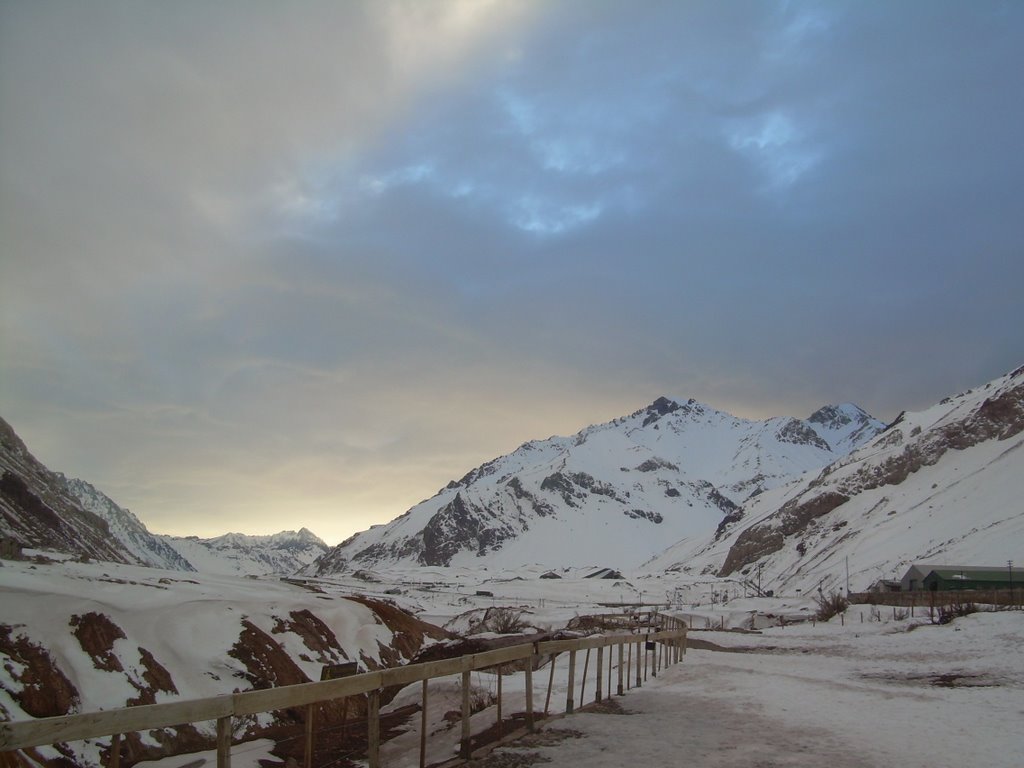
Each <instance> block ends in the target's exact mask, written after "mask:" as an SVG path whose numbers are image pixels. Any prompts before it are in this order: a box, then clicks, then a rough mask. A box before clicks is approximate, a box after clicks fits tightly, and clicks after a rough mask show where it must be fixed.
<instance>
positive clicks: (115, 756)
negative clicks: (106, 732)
mask: <svg viewBox="0 0 1024 768" xmlns="http://www.w3.org/2000/svg"><path fill="white" fill-rule="evenodd" d="M107 768H121V734H120V733H115V734H114V735H113V736H111V737H110V761H109V762H108V763H107Z"/></svg>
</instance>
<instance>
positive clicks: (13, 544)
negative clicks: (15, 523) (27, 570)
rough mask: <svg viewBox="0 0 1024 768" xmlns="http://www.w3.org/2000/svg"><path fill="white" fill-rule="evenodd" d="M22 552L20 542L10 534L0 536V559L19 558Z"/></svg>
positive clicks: (21, 557)
mask: <svg viewBox="0 0 1024 768" xmlns="http://www.w3.org/2000/svg"><path fill="white" fill-rule="evenodd" d="M23 558H24V553H22V551H21V542H20V541H18V540H17V539H15V538H12V537H10V536H0V559H3V560H21V559H23Z"/></svg>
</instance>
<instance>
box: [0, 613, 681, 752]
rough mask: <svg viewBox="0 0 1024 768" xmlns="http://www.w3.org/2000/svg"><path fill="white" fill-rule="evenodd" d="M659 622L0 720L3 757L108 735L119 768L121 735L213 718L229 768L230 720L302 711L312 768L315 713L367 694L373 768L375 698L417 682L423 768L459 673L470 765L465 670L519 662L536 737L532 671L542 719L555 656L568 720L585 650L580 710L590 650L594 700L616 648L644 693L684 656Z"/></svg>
mask: <svg viewBox="0 0 1024 768" xmlns="http://www.w3.org/2000/svg"><path fill="white" fill-rule="evenodd" d="M660 618H661V620H662V626H664V627H670V628H669V629H662V630H659V631H653V632H647V633H644V634H625V633H617V634H608V635H591V636H588V637H580V638H571V639H566V640H551V641H545V642H537V643H524V644H521V645H513V646H508V647H506V648H499V649H497V650H493V651H485V652H483V653H476V654H472V655H468V656H461V657H459V658H455V659H445V660H442V661H431V662H425V663H422V664H408V665H406V666H402V667H393V668H390V669H381V670H377V671H374V672H365V673H363V674H359V675H354V676H352V677H346V678H341V679H337V680H326V681H321V682H312V683H302V684H299V685H290V686H282V687H279V688H269V689H266V690H256V691H245V692H242V693H235V694H229V695H222V696H215V697H211V698H205V699H195V700H191V701H176V702H169V703H165V704H149V705H143V706H136V707H128V708H124V709H112V710H105V711H101V712H89V713H82V714H75V715H65V716H62V717H47V718H39V719H35V720H23V721H13V722H3V723H0V752H4V751H13V750H17V749H27V748H30V747H38V746H45V745H51V744H57V743H61V742H67V741H76V740H81V739H96V738H104V737H107V736H109V737H111V747H110V759H109V763H108V768H119V765H120V743H121V735H122V734H125V733H133V732H136V731H148V730H153V729H158V728H169V727H174V726H180V725H184V724H188V723H197V722H203V721H214V720H215V721H216V723H217V732H216V733H217V736H216V749H217V766H218V768H230V766H231V734H232V720H233V718H236V717H244V716H248V715H255V714H258V713H262V712H273V711H276V710H282V709H291V708H297V707H306V723H307V728H306V734H305V738H306V742H305V768H311V765H312V755H313V740H314V738H315V735H314V732H313V729H312V727H311V725H310V724H311V723H312V721H313V716H312V715H313V708H314V706H315V705H316V704H318V703H321V702H327V701H332V700H336V699H344V698H346V697H349V696H361V695H364V694H365V695H366V696H367V721H366V722H367V746H366V757H367V761H368V763H369V766H370V768H379V766H380V698H381V692H382V690H383V689H385V688H390V687H392V686H404V685H409V684H411V683H417V682H422V684H423V692H422V710H423V721H422V723H421V734H420V766H421V768H422V767H423V766H424V765H425V756H426V736H427V732H426V726H427V723H426V709H427V698H428V685H427V684H428V681H429V680H432V679H435V678H439V677H447V676H449V675H455V674H460V673H461V675H462V710H461V725H462V732H461V740H460V756H461V757H464V758H468V757H469V756H470V753H471V747H472V741H471V740H472V733H471V728H470V716H471V714H472V713H471V711H470V708H471V700H470V673H471V672H473V671H477V670H484V669H491V668H495V667H501V666H502V665H508V664H512V663H513V662H524V661H525V662H526V663H522V664H521V666H522V667H523V673H524V674H525V676H526V680H525V688H526V725H527V727H528V728H529V729H530V730H533V720H534V711H533V670H534V669H535V668H536V667H537V665H538V662H539V661H540V660H541V659H543V658H544V657H549V658H550V664H551V671H550V675H549V680H548V688H547V697H546V699H545V706H544V712H545V714H547V712H548V707H549V704H550V700H551V688H552V684H553V681H554V669H555V659H556V657H557V655H559V654H562V653H568V656H569V661H568V664H569V667H568V676H569V678H568V692H567V696H566V701H565V710H564V711H565V713H566V714H571V713H572V712H573V711H574V710H575V708H576V706H577V701H576V699H575V688H576V669H577V658H576V657H577V654H578V653H579V652H580V651H585V653H586V660H585V662H584V668H583V674H582V676H581V681H580V698H579V701H580V702H581V703H582V702H583V700H584V698H583V697H584V692H585V687H586V683H587V667H588V666H589V661H590V652H591V650H596V652H597V653H596V655H597V659H596V664H595V667H596V670H595V671H596V674H595V689H596V692H595V701H601V700H602V698H607V697H610V696H611V687H612V668H613V659H612V654H613V652H614V650H613V649H615V648H617V650H618V674H617V681H616V683H617V685H616V693H617V694H618V695H620V696H621V695H624V693H625V691H626V690H627V689H628V688H629V687H630V685H631V683H632V685H633V686H634V687H640V686H641V685H642V682H643V679H646V678H647V676H648V674H650V675H652V676H656V675H657V673H658V671H659V670H660V669H661V668H662V667H664V666H666V665H668V664H674V663H677V662H679V661H680V660H681V659H682V655H683V654H684V653H685V652H686V625H685V624H684V623H683V622H682V621H680V620H678V619H674V618H672V617H669V616H662V617H660ZM634 648H635V656H634ZM605 649H608V654H607V657H608V658H607V664H605V653H604V651H605ZM627 659H628V661H627ZM605 670H607V687H606V688H605V687H603V685H604V683H605ZM497 706H498V721H499V722H500V720H501V686H500V677H499V687H498V701H497Z"/></svg>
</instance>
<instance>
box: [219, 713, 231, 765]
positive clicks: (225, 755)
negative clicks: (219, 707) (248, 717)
mask: <svg viewBox="0 0 1024 768" xmlns="http://www.w3.org/2000/svg"><path fill="white" fill-rule="evenodd" d="M217 768H231V715H227V716H226V717H219V718H217Z"/></svg>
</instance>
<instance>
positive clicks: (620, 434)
mask: <svg viewBox="0 0 1024 768" xmlns="http://www.w3.org/2000/svg"><path fill="white" fill-rule="evenodd" d="M884 426H885V425H884V424H882V423H881V422H880V421H878V420H877V419H874V418H872V417H871V416H869V415H868V414H867V413H865V412H864V411H863V410H862V409H860V408H858V407H857V406H855V405H851V404H844V405H836V406H826V407H824V408H821V409H820V410H818V411H816V412H815V413H813V414H812V415H811V416H810V417H809V418H807V419H806V420H801V419H795V418H788V417H781V418H773V419H767V420H764V421H751V420H748V419H741V418H737V417H735V416H732V415H730V414H728V413H724V412H722V411H718V410H716V409H714V408H712V407H710V406H707V405H704V404H701V403H698V402H696V401H695V400H673V399H670V398H667V397H660V398H658V399H657V400H655V401H654V402H653V403H651V404H650V405H649V406H647V407H646V408H642V409H640V410H638V411H636V412H634V413H632V414H630V415H628V416H625V417H622V418H619V419H615V420H614V421H611V422H608V423H606V424H600V425H595V426H590V427H587V428H586V429H584V430H582V431H581V432H578V433H577V434H575V435H573V436H571V437H552V438H550V439H548V440H540V441H532V442H529V443H526V444H524V445H522V446H520V447H519V448H518V449H517V450H516V451H514V452H512V453H510V454H508V455H506V456H502V457H500V458H497V459H494V460H493V461H489V462H487V463H486V464H483V465H481V466H479V467H477V468H476V469H474V470H472V471H470V472H469V473H467V474H466V475H465V476H464V477H463V478H462V479H460V480H456V481H452V482H451V483H449V484H448V485H447V486H446V487H445V488H443V489H441V490H440V491H439V492H438V493H437V494H436V495H435V496H434V497H433V498H431V499H428V500H427V501H424V502H422V503H420V504H418V505H417V506H415V507H413V508H412V509H410V510H409V511H408V512H406V513H405V514H404V515H402V516H401V517H399V518H397V519H396V520H394V521H392V522H391V523H388V524H387V525H384V526H377V527H375V528H372V529H370V530H369V531H365V532H363V533H359V534H356V535H355V536H353V537H352V538H350V539H348V540H347V541H345V542H343V543H342V544H340V545H338V546H337V547H335V548H334V549H332V550H331V551H330V552H329V553H327V554H326V555H325V556H324V557H323V558H321V559H320V560H319V561H318V562H317V563H316V564H315V566H312V567H310V568H308V569H306V572H307V573H315V574H321V575H323V574H329V573H335V572H340V571H344V570H346V569H351V568H357V567H366V566H381V565H386V564H389V563H393V564H398V563H402V564H419V565H466V566H472V565H485V564H486V565H491V564H493V565H496V566H505V567H515V566H517V565H522V564H527V563H541V564H545V565H550V566H573V565H586V564H592V563H604V564H609V565H614V566H615V567H631V566H635V565H639V564H640V563H642V562H643V561H644V560H647V559H648V558H650V557H651V556H652V555H653V554H655V553H657V552H659V551H661V550H662V549H664V548H665V547H666V546H668V545H669V544H670V543H672V542H674V541H677V540H679V539H680V538H683V537H685V536H691V535H696V534H700V533H703V532H706V531H713V530H714V529H715V528H716V526H718V525H719V523H720V522H721V521H722V520H723V518H725V517H727V516H730V515H735V514H736V513H737V511H738V509H739V506H740V505H741V504H744V503H745V502H747V501H748V500H749V499H751V498H752V497H755V496H757V495H758V494H761V493H763V492H764V491H766V490H768V489H771V488H775V487H778V486H780V485H783V484H785V483H787V482H790V481H791V480H793V479H795V478H797V477H799V476H800V475H801V474H803V473H804V472H807V471H808V470H818V469H821V468H822V467H824V466H826V465H827V464H829V463H831V462H833V461H835V460H836V459H838V458H840V457H842V456H845V455H846V454H847V453H848V452H849V451H850V450H852V449H853V448H856V447H857V446H859V445H862V444H863V443H865V442H867V441H868V440H870V439H871V438H873V437H874V436H875V435H877V434H878V433H879V432H881V431H882V430H883V429H884Z"/></svg>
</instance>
